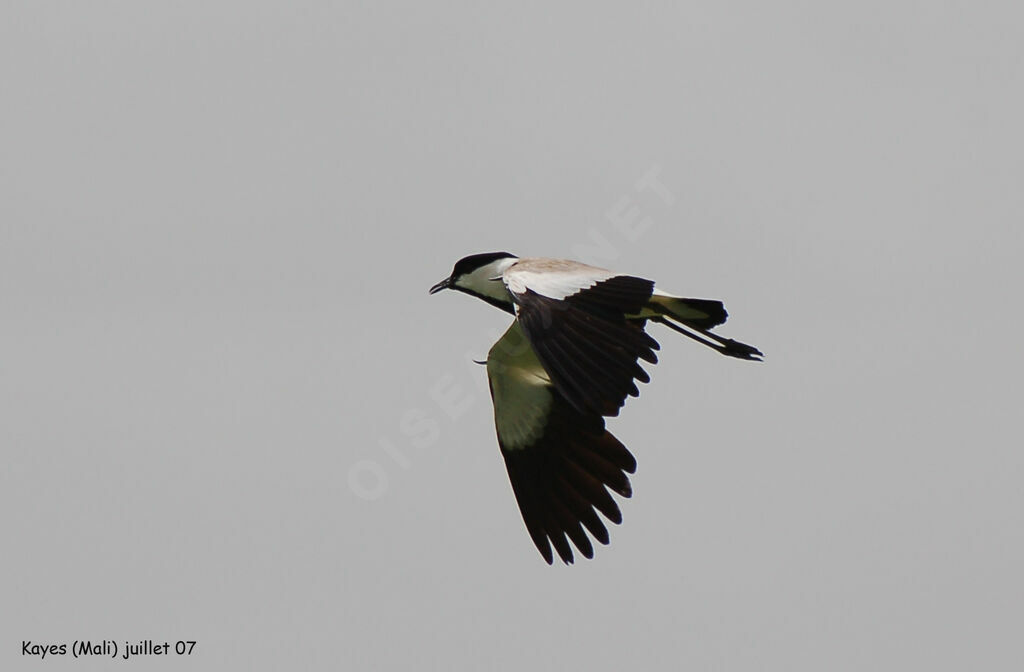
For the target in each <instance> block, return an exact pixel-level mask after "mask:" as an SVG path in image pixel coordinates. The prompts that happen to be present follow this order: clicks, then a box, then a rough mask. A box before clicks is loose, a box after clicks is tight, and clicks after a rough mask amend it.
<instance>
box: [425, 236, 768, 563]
mask: <svg viewBox="0 0 1024 672" xmlns="http://www.w3.org/2000/svg"><path fill="white" fill-rule="evenodd" d="M442 289H454V290H458V291H460V292H465V293H466V294H470V295H472V296H476V297H478V298H481V299H483V300H484V301H486V302H487V303H490V304H492V305H494V306H497V307H498V308H501V309H502V310H505V311H507V312H509V313H512V314H513V315H515V316H516V320H515V321H514V322H513V323H512V326H510V327H509V328H508V330H507V331H506V332H505V334H504V335H503V336H502V337H501V338H500V339H498V342H497V343H495V344H494V346H493V347H492V348H491V350H490V352H488V353H487V362H486V364H487V377H488V380H489V381H490V388H491V400H492V401H493V402H494V424H495V427H496V429H497V432H498V445H499V446H500V447H501V454H502V455H503V456H504V458H505V466H506V467H507V468H508V476H509V479H510V480H511V481H512V490H513V492H514V493H515V495H516V500H517V501H518V502H519V510H520V512H522V514H523V521H524V522H525V523H526V529H527V530H528V531H529V533H530V536H531V537H532V538H533V543H534V544H536V545H537V549H538V550H539V551H540V554H541V555H543V556H544V559H545V560H547V561H548V564H551V563H552V562H553V561H554V557H553V555H552V552H551V547H552V546H554V548H555V551H557V552H558V555H559V557H560V558H561V559H562V561H563V562H565V563H566V564H569V563H571V562H572V561H573V552H572V547H571V546H570V545H569V540H571V541H572V543H573V544H575V545H576V548H578V549H579V551H580V552H581V553H582V554H583V555H585V556H586V557H588V558H591V557H593V555H594V547H593V545H592V544H591V542H590V539H589V537H588V536H587V532H585V531H584V528H586V530H587V531H589V532H590V535H591V536H593V537H594V539H597V540H598V541H599V542H601V543H602V544H607V543H608V530H607V529H606V528H605V526H604V523H603V522H602V521H601V518H600V517H599V516H598V512H600V513H602V514H604V517H605V518H607V519H608V520H610V521H612V522H613V523H616V524H617V523H620V522H622V514H621V513H620V512H619V507H618V505H617V504H616V503H615V500H614V499H612V496H611V495H610V494H609V492H608V490H607V489H606V488H610V489H611V490H612V491H613V492H616V493H618V494H619V495H621V496H623V497H629V496H630V495H631V494H632V490H631V488H630V484H629V477H628V476H627V474H632V473H634V471H636V460H635V459H634V458H633V455H632V454H631V453H630V452H629V451H628V450H626V447H625V446H624V445H622V443H620V442H619V440H618V439H616V438H615V437H614V436H612V435H611V434H610V433H609V432H608V430H606V429H605V426H604V417H605V416H614V415H618V413H619V409H620V408H621V407H622V405H623V404H624V403H625V401H626V397H627V396H633V397H635V396H637V395H638V394H639V392H638V391H637V388H636V383H635V382H634V381H637V380H639V381H640V382H643V383H646V382H649V381H650V378H649V377H648V375H647V373H646V372H645V371H644V370H643V369H642V368H641V367H640V364H639V362H638V360H640V359H642V360H644V361H645V362H649V363H651V364H654V363H656V362H657V361H658V358H657V356H656V355H655V354H654V351H655V350H658V349H659V347H660V346H659V345H658V342H657V341H655V340H654V339H653V338H651V337H650V336H649V335H648V334H647V333H646V332H645V331H644V327H645V325H646V323H647V322H648V321H650V322H658V323H659V324H663V325H665V326H667V327H669V328H671V329H673V330H675V331H677V332H679V333H680V334H683V335H684V336H686V337H688V338H692V339H693V340H695V341H697V342H698V343H701V344H703V345H706V346H708V347H709V348H713V349H714V350H717V351H718V352H720V353H722V354H723V355H728V356H730V357H737V358H739V359H748V360H757V361H759V360H760V357H761V352H760V351H759V350H758V349H757V348H755V347H753V346H750V345H746V344H744V343H739V342H737V341H734V340H732V339H730V338H722V337H721V336H718V335H717V334H713V333H711V331H710V330H711V328H712V327H716V326H718V325H720V324H722V323H723V322H725V319H726V317H727V313H726V312H725V308H724V307H723V306H722V302H721V301H711V300H708V299H685V298H682V297H678V296H674V295H672V294H666V293H665V292H662V291H659V290H658V289H656V288H655V287H654V283H653V282H651V281H650V280H644V279H643V278H637V277H633V276H631V275H620V274H618V273H613V272H612V271H607V270H605V269H603V268H596V267H594V266H588V265H586V264H581V263H578V262H575V261H565V260H561V259H520V258H518V257H516V256H514V255H511V254H508V253H507V252H493V253H488V254H474V255H471V256H468V257H466V258H464V259H460V260H459V262H458V263H456V264H455V268H454V269H453V270H452V274H451V276H449V277H448V278H446V279H444V280H442V281H441V282H439V283H437V284H436V285H434V286H433V287H431V288H430V293H431V294H434V293H436V292H439V291H441V290H442Z"/></svg>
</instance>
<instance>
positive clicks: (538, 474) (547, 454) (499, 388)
mask: <svg viewBox="0 0 1024 672" xmlns="http://www.w3.org/2000/svg"><path fill="white" fill-rule="evenodd" d="M487 376H488V379H489V381H490V388H491V400H492V401H493V402H494V425H495V428H496V430H497V433H498V445H499V446H500V447H501V453H502V456H503V457H504V458H505V466H506V467H507V468H508V476H509V480H510V481H511V482H512V491H513V492H514V493H515V496H516V501H517V502H518V503H519V510H520V512H521V513H522V514H523V522H524V523H526V529H527V531H529V533H530V537H531V538H532V539H533V543H534V544H536V546H537V550H539V551H540V553H541V555H543V556H544V559H545V560H547V562H548V564H551V563H552V562H553V561H554V556H553V554H552V551H551V547H552V546H554V549H555V551H557V553H558V556H559V557H560V558H561V559H562V561H563V562H565V563H566V564H569V563H571V562H572V561H573V552H572V547H571V546H570V545H569V541H571V542H572V544H574V545H575V546H576V548H577V549H579V552H580V553H582V554H583V555H584V556H586V557H587V558H591V557H593V555H594V547H593V544H592V543H591V541H590V538H589V537H588V536H587V532H589V533H590V536H592V537H593V538H594V539H596V540H597V541H599V542H601V543H602V544H607V543H608V530H607V528H606V527H605V525H604V522H603V521H602V519H601V517H600V516H599V515H598V512H600V513H601V514H603V515H604V517H605V518H607V519H608V520H610V521H612V522H613V523H616V524H618V523H620V522H622V514H621V512H620V511H619V507H618V505H617V504H616V503H615V500H614V499H613V498H612V496H611V494H610V493H609V492H608V488H610V489H611V490H612V491H614V492H616V493H618V494H619V495H621V496H623V497H629V496H630V495H631V494H632V490H631V488H630V484H629V477H628V476H627V474H632V473H633V472H635V471H636V460H635V459H634V458H633V456H632V455H631V454H630V452H629V451H628V450H627V449H626V447H625V446H623V445H622V444H621V443H619V441H618V439H616V438H615V437H614V436H612V435H611V434H610V433H609V432H608V431H607V430H606V429H605V427H604V419H603V418H602V417H601V415H599V414H596V413H586V412H581V411H580V410H579V409H577V408H576V407H574V406H573V405H572V404H570V403H569V402H568V401H566V399H565V397H564V396H563V395H562V393H561V392H560V390H559V389H558V387H557V386H555V385H554V384H553V383H552V378H551V376H550V375H549V374H548V372H547V370H545V368H544V366H543V365H542V364H541V362H540V360H539V359H538V358H537V355H536V354H535V352H534V350H533V348H532V347H531V345H530V342H529V340H528V339H527V338H526V335H525V334H524V333H523V328H522V327H521V326H520V322H519V320H517V321H515V322H513V323H512V326H510V327H509V328H508V330H507V331H506V332H505V334H504V335H503V336H502V337H501V338H500V339H499V340H498V342H497V343H495V344H494V346H493V347H492V348H491V350H490V352H489V353H488V355H487Z"/></svg>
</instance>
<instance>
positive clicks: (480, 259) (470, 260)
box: [430, 252, 519, 294]
mask: <svg viewBox="0 0 1024 672" xmlns="http://www.w3.org/2000/svg"><path fill="white" fill-rule="evenodd" d="M518 258H519V257H517V256H516V255H514V254H509V253H508V252H483V253H481V254H471V255H469V256H468V257H463V258H462V259H459V260H458V261H457V262H455V267H454V268H453V269H452V274H451V275H450V276H448V277H447V278H445V279H444V280H442V281H441V282H439V283H437V284H436V285H434V286H433V287H431V288H430V293H431V294H435V293H437V292H440V291H441V290H442V289H459V287H458V286H457V285H456V282H457V281H458V279H459V278H462V277H464V276H468V275H470V274H471V273H472V272H473V271H476V270H478V269H481V268H483V267H484V266H488V265H489V264H493V263H494V262H495V261H498V260H499V259H518Z"/></svg>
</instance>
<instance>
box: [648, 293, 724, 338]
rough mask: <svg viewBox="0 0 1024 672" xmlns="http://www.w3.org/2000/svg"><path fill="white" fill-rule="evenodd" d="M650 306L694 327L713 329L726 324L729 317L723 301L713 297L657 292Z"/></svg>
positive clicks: (649, 303) (660, 312) (662, 313)
mask: <svg viewBox="0 0 1024 672" xmlns="http://www.w3.org/2000/svg"><path fill="white" fill-rule="evenodd" d="M647 305H648V308H650V309H651V310H653V311H655V312H657V313H659V314H660V315H664V316H666V317H670V318H672V319H673V320H676V321H678V322H682V323H683V324H685V325H687V326H690V327H693V328H694V329H711V328H713V327H717V326H718V325H720V324H724V323H725V321H726V319H728V317H729V313H727V312H725V306H724V305H722V302H721V301H714V300H712V299H684V298H682V297H679V296H669V295H667V294H655V295H654V296H652V297H651V299H650V301H649V302H648V304H647Z"/></svg>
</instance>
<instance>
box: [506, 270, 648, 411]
mask: <svg viewBox="0 0 1024 672" xmlns="http://www.w3.org/2000/svg"><path fill="white" fill-rule="evenodd" d="M504 280H505V284H506V286H507V287H508V289H509V292H511V293H512V296H513V298H514V300H515V302H516V316H517V317H518V320H519V322H520V323H521V324H522V325H523V331H524V332H525V333H526V336H527V338H528V339H529V341H530V344H531V345H532V346H533V349H534V350H535V351H536V353H537V357H538V359H539V360H540V362H541V364H543V366H544V369H545V370H546V371H548V372H549V373H550V376H551V381H552V382H553V383H554V385H555V387H556V388H558V391H559V392H561V394H562V396H564V397H565V399H566V400H567V401H568V402H569V404H571V405H572V406H573V407H574V408H575V409H576V410H577V411H579V412H580V413H583V414H591V415H602V416H608V415H618V413H619V409H620V408H621V407H622V405H623V404H624V403H625V401H626V397H627V396H633V397H635V396H637V395H638V394H639V391H638V390H637V387H636V383H635V382H634V381H637V380H639V381H641V382H643V383H646V382H649V381H650V377H649V376H648V375H647V372H646V371H644V370H643V368H642V367H641V366H640V364H639V361H638V360H640V359H642V360H644V361H646V362H650V363H651V364H654V363H657V361H658V357H657V355H656V354H655V350H658V349H659V347H660V346H659V345H658V342H657V341H655V340H654V339H653V338H651V336H649V335H648V334H647V332H645V331H644V320H642V319H635V316H637V315H639V314H640V313H641V312H642V311H643V309H644V307H645V306H646V305H647V303H648V301H649V300H650V298H651V294H652V293H653V290H654V283H653V282H652V281H650V280H644V279H642V278H635V277H632V276H628V275H615V274H613V273H611V272H610V271H605V270H603V269H598V268H594V267H592V266H585V265H583V264H576V263H574V262H558V261H552V260H524V261H523V262H520V263H518V264H515V265H514V266H512V267H511V268H510V269H509V270H508V271H506V273H505V276H504ZM627 316H633V317H634V319H627Z"/></svg>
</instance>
